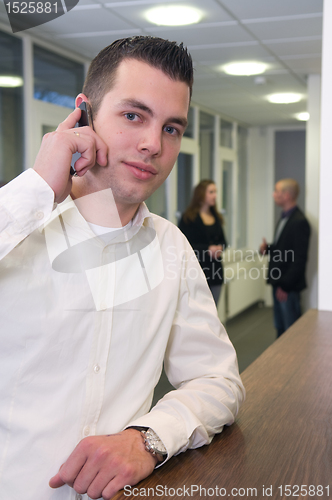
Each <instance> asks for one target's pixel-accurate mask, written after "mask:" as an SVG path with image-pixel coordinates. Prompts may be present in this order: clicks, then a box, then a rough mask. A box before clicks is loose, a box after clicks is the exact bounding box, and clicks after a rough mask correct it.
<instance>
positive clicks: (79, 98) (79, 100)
mask: <svg viewBox="0 0 332 500" xmlns="http://www.w3.org/2000/svg"><path fill="white" fill-rule="evenodd" d="M83 101H84V102H89V99H88V98H87V96H86V95H85V94H78V96H77V97H76V99H75V107H76V108H78V106H79V105H80V104H82V102H83ZM89 104H90V103H89Z"/></svg>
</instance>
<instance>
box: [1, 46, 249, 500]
mask: <svg viewBox="0 0 332 500" xmlns="http://www.w3.org/2000/svg"><path fill="white" fill-rule="evenodd" d="M191 87H192V64H191V59H190V56H189V55H188V54H187V52H186V50H185V49H184V48H183V47H182V45H180V46H178V45H177V44H176V43H173V42H169V41H165V40H162V39H158V38H151V37H135V38H132V39H125V40H120V41H117V42H114V43H113V44H112V45H111V46H109V47H107V48H106V49H104V50H103V51H102V52H101V53H100V54H99V55H98V56H97V57H96V58H95V60H94V61H93V62H92V64H91V67H90V70H89V74H88V77H87V80H86V83H85V85H84V88H83V93H82V94H80V95H79V96H78V97H77V100H76V104H77V105H79V104H80V103H81V102H82V101H85V102H87V103H88V104H89V105H90V106H91V111H92V117H93V128H92V127H82V128H79V129H77V128H74V126H75V124H76V122H77V121H78V119H79V118H80V110H79V109H75V111H74V112H73V113H71V114H70V115H69V116H68V118H67V119H66V120H65V121H64V122H63V123H62V124H60V125H59V127H58V129H57V131H56V132H54V133H51V134H48V135H46V136H45V137H44V139H43V143H42V146H41V148H40V152H39V154H38V156H37V159H36V163H35V166H34V169H32V170H29V171H27V172H24V173H23V174H21V175H20V176H19V177H18V178H16V179H14V181H12V182H11V183H9V184H8V185H7V186H5V187H4V188H2V190H1V192H0V213H1V218H0V220H1V221H2V231H1V233H0V234H1V245H0V250H1V257H2V261H1V262H0V279H1V290H2V307H3V311H4V314H2V333H1V336H0V339H1V341H0V356H1V358H2V360H1V366H2V369H3V372H2V377H1V383H0V384H1V385H0V394H1V397H2V405H1V410H0V444H1V447H0V449H1V461H0V463H1V469H0V474H1V476H0V491H1V492H2V494H3V496H4V497H6V498H11V499H20V500H21V499H22V498H24V499H25V500H35V499H36V498H43V500H51V499H52V500H58V499H61V500H62V499H63V500H67V499H68V500H69V499H73V498H75V494H77V495H78V496H76V498H83V496H82V495H85V494H87V495H88V496H89V497H90V498H100V497H102V498H104V499H105V500H106V499H110V498H111V497H112V496H114V494H115V493H116V492H117V491H119V490H120V489H121V488H123V487H124V486H125V485H126V484H131V485H133V484H136V483H137V482H138V481H140V480H141V479H143V478H145V477H146V476H148V475H149V474H150V473H151V472H152V471H153V469H154V467H155V466H156V465H157V464H158V465H160V464H161V463H162V462H163V461H165V460H167V459H168V458H170V457H171V456H172V455H174V454H176V453H180V452H182V451H185V450H186V449H188V448H195V447H198V446H201V445H203V444H207V443H209V442H210V441H211V439H212V437H213V435H214V434H215V433H216V432H221V430H222V428H223V426H224V425H226V424H230V423H232V422H233V421H234V418H235V415H236V413H237V411H238V408H239V405H240V403H241V402H242V400H243V397H244V389H243V386H242V383H241V380H240V377H239V374H238V368H237V361H236V355H235V351H234V348H233V346H232V345H231V343H230V341H229V339H228V337H227V334H226V332H225V330H224V328H223V327H222V326H221V324H220V322H219V320H218V317H217V314H216V309H215V307H214V303H213V299H212V297H211V294H210V292H209V290H208V287H207V284H206V281H205V279H204V276H203V274H202V271H201V269H200V266H199V264H198V262H197V260H196V258H195V256H194V254H193V252H192V250H191V247H190V245H189V244H188V242H187V241H186V239H185V238H184V237H183V235H182V234H181V233H180V231H179V230H178V229H177V228H176V227H175V226H174V225H172V224H171V223H169V222H167V221H165V220H164V219H162V218H160V217H157V216H154V215H152V214H150V212H149V211H148V210H147V208H146V206H145V205H144V203H142V202H143V200H145V199H146V198H147V197H148V196H150V194H151V193H153V192H154V191H155V190H156V189H157V188H158V187H159V186H160V185H161V184H162V182H164V180H165V179H166V177H167V175H168V174H169V173H170V171H171V169H172V167H173V165H174V163H175V161H176V158H177V155H178V153H179V150H180V142H181V137H182V135H183V132H184V130H185V127H186V120H187V112H188V108H189V102H190V96H191ZM75 152H79V153H81V155H82V156H81V158H80V159H79V160H78V161H77V162H76V164H75V170H76V172H77V175H76V176H74V177H71V175H70V163H71V158H72V154H73V153H75ZM69 194H70V196H69ZM54 203H55V204H54ZM163 362H164V364H165V370H166V373H167V375H168V377H169V380H170V382H171V383H172V384H173V385H174V387H176V388H177V390H175V391H172V392H170V393H169V394H167V395H166V396H165V397H164V398H163V399H162V400H161V401H160V402H158V404H157V405H156V406H155V407H154V408H153V409H152V410H151V411H149V410H150V406H151V401H152V396H153V390H154V387H155V385H156V384H157V382H158V379H159V376H160V373H161V370H162V365H163ZM48 483H49V484H48ZM84 498H87V497H86V496H84Z"/></svg>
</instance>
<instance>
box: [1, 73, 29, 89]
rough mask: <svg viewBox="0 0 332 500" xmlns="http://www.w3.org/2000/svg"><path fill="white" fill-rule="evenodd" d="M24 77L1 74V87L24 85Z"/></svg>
mask: <svg viewBox="0 0 332 500" xmlns="http://www.w3.org/2000/svg"><path fill="white" fill-rule="evenodd" d="M22 85H23V78H21V77H20V76H10V75H0V87H22Z"/></svg>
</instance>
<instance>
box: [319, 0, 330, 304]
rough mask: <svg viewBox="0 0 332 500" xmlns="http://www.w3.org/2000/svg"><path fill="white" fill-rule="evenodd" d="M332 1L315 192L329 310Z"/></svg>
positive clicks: (322, 292)
mask: <svg viewBox="0 0 332 500" xmlns="http://www.w3.org/2000/svg"><path fill="white" fill-rule="evenodd" d="M331 27H332V2H331V0H325V1H324V10H323V60H322V102H321V114H322V118H321V162H320V194H319V237H318V243H319V252H318V309H320V310H328V311H332V293H331V283H332V259H331V248H332V227H331V226H332V223H331V213H332V193H331V188H332V168H331V162H332V151H331V111H332V94H331V89H332V64H331V54H330V50H331V47H332V29H331Z"/></svg>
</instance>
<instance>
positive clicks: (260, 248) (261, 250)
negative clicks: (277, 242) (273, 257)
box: [259, 238, 267, 255]
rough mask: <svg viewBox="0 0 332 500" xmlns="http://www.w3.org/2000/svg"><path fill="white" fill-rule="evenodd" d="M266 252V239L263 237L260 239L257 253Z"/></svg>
mask: <svg viewBox="0 0 332 500" xmlns="http://www.w3.org/2000/svg"><path fill="white" fill-rule="evenodd" d="M266 252H267V242H266V239H265V238H263V241H262V243H261V245H260V247H259V253H260V254H261V255H265V254H266Z"/></svg>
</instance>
